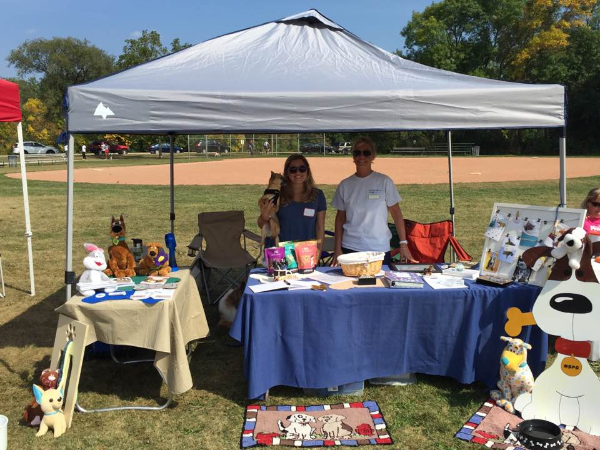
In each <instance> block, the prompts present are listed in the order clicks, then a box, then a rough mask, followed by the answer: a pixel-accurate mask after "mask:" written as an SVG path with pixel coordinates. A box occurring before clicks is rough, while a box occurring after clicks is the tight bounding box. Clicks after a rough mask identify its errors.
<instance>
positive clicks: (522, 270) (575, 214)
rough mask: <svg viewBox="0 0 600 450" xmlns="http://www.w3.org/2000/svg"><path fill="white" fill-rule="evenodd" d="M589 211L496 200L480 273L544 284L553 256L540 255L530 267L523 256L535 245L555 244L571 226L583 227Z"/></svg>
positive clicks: (486, 237) (487, 232)
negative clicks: (541, 256)
mask: <svg viewBox="0 0 600 450" xmlns="http://www.w3.org/2000/svg"><path fill="white" fill-rule="evenodd" d="M584 219H585V210H583V209H569V208H560V207H545V206H532V205H516V204H510V203H494V208H493V209H492V215H491V217H490V222H489V225H488V227H487V230H486V231H485V244H484V246H483V253H482V255H481V263H480V275H487V276H492V277H499V278H503V279H509V280H512V281H516V282H519V283H525V284H533V285H535V286H543V285H544V283H545V282H546V280H547V279H548V276H549V274H550V269H551V267H552V264H553V262H554V259H553V258H540V259H538V260H537V262H536V265H535V266H534V267H533V268H532V269H530V268H528V267H527V266H526V265H525V263H524V262H523V260H522V258H521V255H522V254H523V252H524V251H525V250H527V249H529V248H531V247H537V246H540V245H546V246H549V247H550V246H555V245H556V241H557V239H558V238H560V236H561V235H562V234H563V233H565V232H566V231H567V230H568V229H569V228H574V227H583V221H584Z"/></svg>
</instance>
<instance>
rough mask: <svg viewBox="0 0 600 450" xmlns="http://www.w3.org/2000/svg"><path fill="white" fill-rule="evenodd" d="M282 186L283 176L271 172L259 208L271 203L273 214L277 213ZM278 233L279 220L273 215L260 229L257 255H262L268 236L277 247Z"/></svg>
mask: <svg viewBox="0 0 600 450" xmlns="http://www.w3.org/2000/svg"><path fill="white" fill-rule="evenodd" d="M282 185H283V176H282V175H281V174H280V173H275V172H271V177H270V178H269V185H268V186H267V189H265V191H264V192H263V196H262V197H261V198H260V200H259V201H258V206H259V208H260V207H261V206H263V205H266V204H268V203H273V204H274V205H275V212H277V211H278V210H279V200H280V198H279V196H280V193H281V186H282ZM279 231H280V227H279V219H278V218H277V215H276V214H273V216H272V217H271V218H270V219H269V222H268V223H266V224H265V225H263V227H262V229H261V233H260V252H259V254H262V251H263V249H264V248H265V238H266V237H267V236H269V235H270V236H271V237H273V239H275V245H276V246H277V245H279Z"/></svg>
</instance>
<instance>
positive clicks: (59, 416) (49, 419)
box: [33, 384, 67, 438]
mask: <svg viewBox="0 0 600 450" xmlns="http://www.w3.org/2000/svg"><path fill="white" fill-rule="evenodd" d="M33 395H34V396H35V401H36V402H38V403H39V404H40V407H41V408H42V412H43V413H44V416H43V417H42V421H41V423H40V430H39V431H38V432H37V433H36V436H38V437H39V436H43V435H45V434H46V433H47V432H48V430H49V429H50V428H52V429H53V430H54V437H55V438H57V437H60V436H62V434H63V433H64V432H65V431H66V430H67V422H66V421H65V415H64V414H63V412H62V410H61V408H62V405H63V392H62V389H60V390H59V389H54V388H53V389H48V390H46V391H44V390H43V389H42V388H41V387H40V386H38V385H37V384H34V385H33Z"/></svg>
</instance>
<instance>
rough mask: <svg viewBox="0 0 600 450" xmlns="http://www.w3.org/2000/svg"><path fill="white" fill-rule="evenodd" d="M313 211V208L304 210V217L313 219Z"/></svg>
mask: <svg viewBox="0 0 600 450" xmlns="http://www.w3.org/2000/svg"><path fill="white" fill-rule="evenodd" d="M314 216H315V210H314V209H313V208H304V217H314Z"/></svg>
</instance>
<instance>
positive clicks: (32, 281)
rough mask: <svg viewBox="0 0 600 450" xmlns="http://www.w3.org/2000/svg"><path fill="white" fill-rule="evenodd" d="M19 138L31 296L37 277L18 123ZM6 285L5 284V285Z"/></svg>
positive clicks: (23, 154) (25, 172) (21, 127)
mask: <svg viewBox="0 0 600 450" xmlns="http://www.w3.org/2000/svg"><path fill="white" fill-rule="evenodd" d="M17 137H18V139H19V159H20V160H21V183H22V185H23V204H24V208H25V236H26V238H27V256H28V258H29V283H30V289H31V296H32V297H33V296H34V295H35V279H34V276H33V248H32V243H31V236H32V234H31V220H30V218H29V192H28V190H27V171H26V169H25V149H24V148H23V125H22V124H21V122H19V124H18V125H17ZM3 287H4V286H3Z"/></svg>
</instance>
